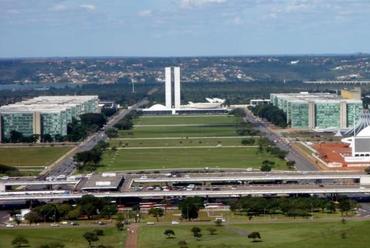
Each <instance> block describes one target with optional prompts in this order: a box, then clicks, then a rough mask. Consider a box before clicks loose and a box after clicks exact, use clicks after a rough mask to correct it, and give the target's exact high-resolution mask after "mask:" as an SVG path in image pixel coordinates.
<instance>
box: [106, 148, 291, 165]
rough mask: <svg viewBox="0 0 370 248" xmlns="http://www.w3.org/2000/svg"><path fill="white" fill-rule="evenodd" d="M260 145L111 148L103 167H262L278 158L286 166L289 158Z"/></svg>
mask: <svg viewBox="0 0 370 248" xmlns="http://www.w3.org/2000/svg"><path fill="white" fill-rule="evenodd" d="M267 156H268V155H267V154H265V153H257V148H249V147H246V148H222V147H220V148H201V149H199V148H181V147H180V148H173V149H137V150H136V149H134V150H129V149H127V150H126V149H123V150H117V151H107V152H105V153H104V155H103V163H102V164H103V165H105V166H104V167H100V170H102V171H105V170H139V169H164V168H204V167H209V168H217V167H219V168H250V167H254V168H259V167H260V166H261V164H262V161H264V160H266V159H269V160H271V161H275V163H276V166H275V167H274V169H286V167H285V164H286V163H285V161H283V160H280V159H276V158H270V157H268V158H267Z"/></svg>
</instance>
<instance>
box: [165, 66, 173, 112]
mask: <svg viewBox="0 0 370 248" xmlns="http://www.w3.org/2000/svg"><path fill="white" fill-rule="evenodd" d="M171 78H172V77H171V67H166V68H165V92H166V107H167V108H169V109H170V108H172V80H171Z"/></svg>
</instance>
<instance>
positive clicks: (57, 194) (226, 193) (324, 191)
mask: <svg viewBox="0 0 370 248" xmlns="http://www.w3.org/2000/svg"><path fill="white" fill-rule="evenodd" d="M301 194H310V195H330V194H364V195H367V194H370V187H362V186H352V185H350V186H343V185H342V186H327V187H318V186H316V185H314V186H307V187H276V186H274V187H267V188H263V187H251V188H250V189H242V190H220V191H215V190H213V191H212V190H201V191H169V192H168V191H167V192H164V191H146V192H106V193H88V194H84V193H72V192H68V191H45V192H32V193H30V192H23V194H22V192H5V193H4V192H3V193H1V194H0V204H1V203H2V204H4V203H6V202H8V201H14V200H41V201H43V200H44V201H49V200H77V199H80V198H81V197H82V196H84V195H93V196H95V197H100V198H103V197H109V198H133V197H136V198H166V197H193V196H199V197H241V196H248V195H251V196H279V195H301Z"/></svg>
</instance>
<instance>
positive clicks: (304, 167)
mask: <svg viewBox="0 0 370 248" xmlns="http://www.w3.org/2000/svg"><path fill="white" fill-rule="evenodd" d="M246 113H247V115H246V118H245V120H246V121H248V122H250V123H252V124H253V125H255V126H256V129H257V130H258V131H260V132H261V133H262V134H264V136H265V137H266V138H268V139H269V140H270V141H272V142H274V143H275V145H276V146H277V147H279V148H280V149H282V150H284V151H288V152H289V153H288V155H287V157H286V158H287V159H288V160H292V161H295V162H296V164H295V167H296V169H297V170H300V171H314V170H317V167H316V166H315V165H313V164H312V163H311V162H310V161H308V160H307V159H306V158H305V157H304V156H302V155H301V154H300V153H299V152H297V151H296V150H295V149H294V148H293V147H292V146H291V145H290V144H288V143H287V142H286V141H285V139H284V138H283V137H282V136H281V135H279V134H277V133H275V132H272V131H271V130H270V129H269V128H268V127H267V123H265V122H263V121H259V120H258V119H256V118H255V117H254V116H253V114H252V113H251V112H250V111H249V110H247V111H246Z"/></svg>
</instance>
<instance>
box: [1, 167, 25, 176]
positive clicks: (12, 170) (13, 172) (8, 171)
mask: <svg viewBox="0 0 370 248" xmlns="http://www.w3.org/2000/svg"><path fill="white" fill-rule="evenodd" d="M0 174H5V175H8V176H19V175H20V174H21V173H20V172H19V170H18V169H17V168H16V167H12V166H8V165H3V164H0Z"/></svg>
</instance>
